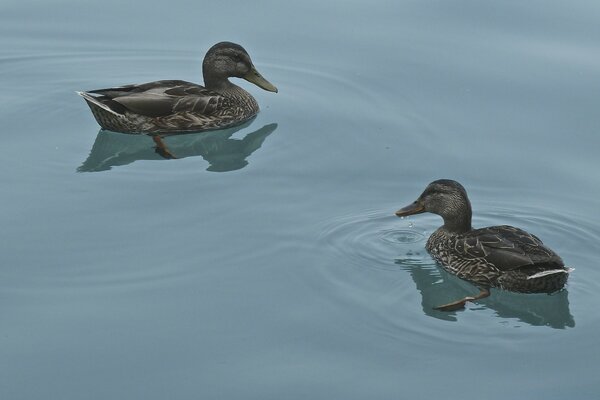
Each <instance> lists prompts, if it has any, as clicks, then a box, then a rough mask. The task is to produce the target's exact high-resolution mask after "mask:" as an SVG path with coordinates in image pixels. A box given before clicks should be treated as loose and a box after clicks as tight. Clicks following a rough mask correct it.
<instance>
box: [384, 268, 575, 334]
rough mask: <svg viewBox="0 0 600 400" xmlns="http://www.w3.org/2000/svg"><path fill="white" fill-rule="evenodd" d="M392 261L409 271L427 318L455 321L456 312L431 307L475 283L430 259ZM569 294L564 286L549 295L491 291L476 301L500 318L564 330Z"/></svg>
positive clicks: (568, 318)
mask: <svg viewBox="0 0 600 400" xmlns="http://www.w3.org/2000/svg"><path fill="white" fill-rule="evenodd" d="M395 263H396V264H398V265H400V266H401V268H402V269H404V270H406V271H408V272H409V273H410V276H411V277H412V279H413V281H414V282H415V285H416V286H417V290H418V291H419V292H420V293H421V299H422V300H421V306H422V307H423V312H424V313H425V314H427V315H428V316H430V317H434V318H438V319H443V320H447V321H456V317H457V313H456V312H447V311H438V310H435V309H434V307H435V306H439V305H440V304H445V303H447V302H448V299H453V298H459V297H464V296H465V293H467V294H468V293H472V292H474V291H476V288H474V286H472V285H470V284H469V283H468V282H465V281H463V280H461V279H459V278H457V277H455V276H453V275H450V274H448V273H447V272H446V271H444V270H442V269H441V268H439V267H438V266H437V265H436V264H435V262H433V261H432V260H429V259H420V258H416V257H415V258H404V259H396V260H395ZM568 295H569V293H568V291H567V290H566V289H564V290H561V291H559V292H557V293H554V294H551V295H547V294H519V293H511V292H506V291H503V290H493V292H492V296H490V297H488V298H486V299H482V300H478V301H477V303H478V304H481V305H483V306H485V307H486V308H490V309H492V310H494V311H495V312H496V315H497V316H498V317H501V318H506V319H509V318H510V319H517V320H519V321H521V322H524V323H527V324H529V325H533V326H549V327H551V328H556V329H565V328H567V327H570V328H572V327H574V326H575V320H574V318H573V316H572V315H571V312H570V310H569V298H568Z"/></svg>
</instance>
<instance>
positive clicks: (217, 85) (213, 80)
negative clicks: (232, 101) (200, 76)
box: [204, 72, 237, 93]
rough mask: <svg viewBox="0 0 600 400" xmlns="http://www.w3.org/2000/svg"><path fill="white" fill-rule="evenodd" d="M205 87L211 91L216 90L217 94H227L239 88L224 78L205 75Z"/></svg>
mask: <svg viewBox="0 0 600 400" xmlns="http://www.w3.org/2000/svg"><path fill="white" fill-rule="evenodd" d="M204 87H205V88H207V89H209V90H214V91H215V92H219V93H222V92H227V91H229V90H231V89H233V88H236V87H237V86H236V85H234V84H233V83H231V82H229V79H227V78H226V77H224V76H218V75H211V74H207V73H206V72H205V73H204Z"/></svg>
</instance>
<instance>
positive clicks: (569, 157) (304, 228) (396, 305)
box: [0, 0, 600, 400]
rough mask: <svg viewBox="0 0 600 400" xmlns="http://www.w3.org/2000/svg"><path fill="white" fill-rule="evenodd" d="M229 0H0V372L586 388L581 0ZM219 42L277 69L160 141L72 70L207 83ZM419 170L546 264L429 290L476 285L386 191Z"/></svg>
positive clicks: (16, 382)
mask: <svg viewBox="0 0 600 400" xmlns="http://www.w3.org/2000/svg"><path fill="white" fill-rule="evenodd" d="M89 3H92V2H89ZM250 3H254V2H242V1H222V2H210V3H209V2H198V1H170V2H162V1H146V2H143V3H142V2H139V4H138V5H133V4H129V3H128V2H125V3H124V2H121V1H116V0H109V1H102V2H93V4H88V3H85V4H84V3H82V2H78V1H74V0H63V1H58V0H56V1H29V2H17V1H13V0H4V1H3V2H2V4H1V5H0V84H1V88H2V90H1V91H0V121H2V133H3V134H2V144H3V148H2V150H3V151H2V157H0V163H1V167H2V168H0V171H2V172H0V182H1V183H2V187H3V188H4V190H3V194H2V196H1V205H2V207H1V211H0V220H1V221H2V225H3V227H4V229H3V230H2V233H1V237H0V239H1V240H0V246H1V247H0V257H1V258H0V260H1V263H0V321H1V325H0V326H1V328H0V329H1V330H0V358H1V359H2V362H1V363H0V398H2V399H15V400H16V399H42V398H43V399H60V400H66V399H167V398H168V399H191V398H197V399H242V398H243V399H327V400H331V399H366V398H369V399H403V398H424V399H431V398H434V396H443V398H445V399H465V398H475V397H477V398H480V397H481V396H482V393H485V395H484V397H485V398H486V399H515V398H517V399H518V398H528V399H538V398H539V399H541V398H543V399H564V398H570V399H590V398H595V396H597V395H598V393H599V392H600V383H598V378H597V377H598V373H599V370H600V368H599V367H600V361H599V360H600V343H599V339H598V332H599V330H600V316H599V313H598V311H597V309H596V306H597V305H598V303H599V302H600V268H599V266H598V261H597V254H598V247H599V246H598V243H599V241H600V215H599V214H598V209H599V205H600V204H599V201H598V199H599V198H600V172H598V171H600V161H599V160H600V158H599V156H598V152H599V150H600V139H599V136H598V128H599V127H600V113H598V96H599V94H600V24H598V16H599V15H600V5H599V4H598V3H597V2H594V1H587V2H586V1H576V2H569V3H568V4H567V3H564V2H558V1H552V2H549V1H528V2H517V1H506V2H480V1H454V2H447V1H430V2H423V1H397V2H384V1H381V2H378V3H373V2H366V1H365V2H359V1H354V2H346V1H335V2H334V1H332V2H322V1H308V0H305V1H303V2H302V3H297V4H288V3H287V2H276V1H263V2H259V3H256V4H250ZM142 4H143V5H142ZM222 40H231V41H235V42H239V43H241V44H242V45H244V46H245V47H246V49H247V50H248V51H249V53H250V54H251V56H252V57H253V59H254V61H255V64H256V65H257V67H258V69H259V70H260V71H261V72H262V74H263V75H264V76H265V77H266V78H267V79H269V80H270V81H271V82H273V83H274V84H275V85H277V86H278V88H279V93H278V94H273V93H267V92H264V91H262V90H260V89H259V88H256V87H253V86H250V85H249V84H245V82H243V83H242V85H243V86H244V87H246V88H248V89H249V90H250V91H251V92H252V93H253V94H254V95H255V96H256V98H257V99H258V101H259V103H260V104H261V107H262V112H261V113H260V114H259V115H258V117H257V118H256V119H255V120H253V121H252V122H250V123H249V124H246V125H244V126H241V127H237V128H235V129H232V130H227V131H217V132H210V133H200V134H191V135H184V136H176V137H170V138H167V139H166V141H167V143H168V145H169V148H170V149H171V151H172V152H173V153H175V154H176V155H177V156H178V157H179V159H176V160H167V159H164V158H163V157H161V156H160V154H157V152H155V150H154V143H153V142H152V140H151V139H149V138H148V137H145V136H130V135H122V134H116V133H112V132H101V131H99V128H98V126H97V124H96V122H95V121H94V119H93V117H92V115H91V113H90V112H89V109H88V108H87V106H86V105H85V103H84V102H83V101H82V99H81V98H79V97H78V96H76V95H75V94H74V91H75V90H86V89H95V88H101V87H106V86H111V85H120V84H127V83H136V82H144V81H149V80H156V79H185V80H192V81H201V74H200V72H201V68H200V64H201V60H202V58H203V56H204V53H205V51H206V50H207V49H208V48H209V47H210V46H211V45H212V44H214V43H216V42H218V41H222ZM437 178H452V179H456V180H459V181H460V182H462V183H463V184H464V185H465V186H466V187H467V189H468V191H469V194H470V196H471V201H472V203H473V207H474V212H475V215H474V225H475V226H485V225H490V224H513V225H518V226H520V227H522V228H524V229H526V230H528V231H531V232H532V233H535V234H536V235H538V236H540V237H541V238H542V239H543V240H544V242H545V243H547V244H548V245H549V246H550V247H552V248H553V249H554V250H556V251H557V252H558V253H559V254H560V255H561V256H562V257H563V259H564V260H565V262H566V263H567V264H568V265H569V266H571V267H574V268H575V269H576V271H575V272H574V273H573V274H572V275H571V278H570V280H569V284H568V286H567V288H566V290H564V291H562V292H560V293H557V294H555V295H552V296H548V295H519V294H512V293H507V292H501V291H493V295H492V296H491V297H489V298H487V299H484V300H482V301H479V302H477V304H470V305H469V306H468V307H467V309H466V310H464V311H460V312H453V313H442V312H438V311H435V310H433V309H432V307H433V306H434V305H438V304H440V303H442V302H447V301H450V300H453V299H455V298H458V297H462V296H465V295H467V294H472V293H474V292H475V291H476V289H475V288H474V287H473V286H471V285H469V284H468V283H465V282H463V281H460V280H458V279H457V278H455V277H452V276H449V275H448V274H446V273H445V272H443V271H441V270H440V269H439V268H438V267H437V266H436V265H435V263H434V262H433V261H432V259H431V258H430V256H429V255H428V254H427V253H426V251H425V250H424V245H425V240H426V238H427V236H428V235H429V234H430V233H431V232H432V231H433V230H434V229H435V228H436V227H437V226H438V225H439V224H440V219H439V218H438V217H436V216H433V215H421V216H416V217H412V218H409V219H398V218H396V217H394V216H393V212H394V211H395V210H396V209H397V208H399V207H401V206H404V205H406V204H408V203H409V202H411V201H412V200H414V199H415V198H416V196H418V194H419V193H420V192H421V191H422V189H423V188H424V187H425V185H426V184H427V183H428V182H430V181H432V180H434V179H437Z"/></svg>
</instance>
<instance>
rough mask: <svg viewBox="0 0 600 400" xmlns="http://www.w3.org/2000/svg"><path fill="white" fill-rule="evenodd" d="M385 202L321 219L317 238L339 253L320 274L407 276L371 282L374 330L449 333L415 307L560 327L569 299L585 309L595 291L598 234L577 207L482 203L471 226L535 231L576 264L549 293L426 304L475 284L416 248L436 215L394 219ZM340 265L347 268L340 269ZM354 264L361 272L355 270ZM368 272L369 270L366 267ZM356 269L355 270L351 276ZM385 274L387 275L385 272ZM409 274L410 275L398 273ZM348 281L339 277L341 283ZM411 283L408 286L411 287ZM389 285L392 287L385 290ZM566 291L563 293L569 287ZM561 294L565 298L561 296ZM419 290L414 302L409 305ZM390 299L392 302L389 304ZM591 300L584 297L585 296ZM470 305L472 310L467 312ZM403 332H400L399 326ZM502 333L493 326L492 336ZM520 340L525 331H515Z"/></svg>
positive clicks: (485, 321) (476, 336)
mask: <svg viewBox="0 0 600 400" xmlns="http://www.w3.org/2000/svg"><path fill="white" fill-rule="evenodd" d="M393 209H394V208H393V206H391V207H387V208H385V209H384V210H368V211H362V212H359V213H356V214H352V215H344V216H341V217H337V218H334V219H331V220H329V221H327V222H324V223H323V224H322V226H321V234H320V237H319V239H320V242H321V243H322V245H324V246H326V247H327V248H328V249H329V251H330V252H331V254H334V255H335V257H336V258H337V259H339V260H341V264H343V265H344V266H345V267H343V266H341V267H338V268H336V270H335V271H334V272H332V273H329V274H328V275H327V276H326V277H327V278H328V279H331V280H334V281H335V280H340V281H348V280H349V279H350V280H352V279H354V280H355V283H354V284H357V283H356V282H362V283H361V284H364V285H366V283H364V282H365V277H369V278H370V279H374V280H376V281H378V282H379V279H380V278H378V277H377V274H375V275H374V274H373V272H374V271H375V272H376V271H381V272H382V273H383V272H385V271H390V272H394V271H395V272H404V273H405V274H408V275H403V276H404V277H403V278H402V277H400V276H399V275H395V276H394V279H396V280H397V282H396V283H395V286H394V287H393V288H392V289H390V288H387V289H386V286H385V284H384V283H383V281H381V282H380V283H379V289H377V288H376V287H375V288H373V289H372V290H373V291H376V290H383V291H386V293H387V296H388V297H389V296H392V297H393V299H394V300H393V301H392V300H390V299H389V298H388V300H387V302H386V303H382V304H381V307H382V308H381V309H378V308H375V307H371V308H370V309H369V310H370V311H371V312H372V316H371V317H372V318H373V319H374V321H371V325H372V326H378V328H377V329H380V330H381V331H382V332H381V333H382V334H385V335H391V336H402V335H405V334H406V333H408V332H410V334H412V335H414V338H415V343H417V342H419V340H420V339H419V336H421V335H425V336H429V337H430V338H431V339H432V340H449V338H448V337H447V336H445V335H443V334H441V333H440V331H439V326H438V325H436V324H435V323H431V322H427V323H424V321H423V320H421V317H422V315H423V314H425V315H427V316H429V317H433V318H434V319H437V320H446V321H459V320H461V319H469V320H472V319H476V320H477V322H476V323H477V324H478V325H479V324H481V326H489V323H493V324H497V323H500V324H501V325H502V326H505V327H509V328H510V327H522V326H523V325H524V324H525V325H529V326H547V327H551V328H557V329H564V328H567V327H574V326H575V317H574V316H573V315H572V313H571V311H570V306H569V304H570V303H573V299H575V301H582V302H584V304H583V306H581V305H578V308H579V309H584V310H586V309H587V311H588V312H590V313H591V312H593V310H592V309H591V306H589V305H587V304H588V302H592V300H593V298H594V297H595V294H596V293H597V292H598V290H600V287H599V284H598V282H600V276H599V273H598V271H597V269H596V268H594V263H595V260H592V259H591V257H590V256H589V254H590V252H589V247H590V246H595V245H596V243H598V241H599V240H600V233H599V232H598V229H597V228H596V226H595V225H594V224H593V223H592V222H590V221H589V220H587V219H586V218H582V217H581V216H578V215H577V214H570V213H565V212H556V211H554V210H551V209H545V208H540V207H522V206H519V208H518V209H517V208H516V207H515V208H511V207H510V205H509V206H506V205H504V206H501V207H499V206H497V205H490V204H489V203H488V204H485V203H484V204H483V207H482V208H481V209H480V210H478V211H476V212H477V215H476V218H474V222H473V223H474V226H475V227H483V226H490V225H501V224H507V225H514V226H519V227H521V228H523V229H525V230H527V231H530V232H532V233H534V234H536V235H538V236H539V237H540V238H541V239H542V240H543V241H544V242H545V243H546V244H547V245H548V246H549V247H551V248H553V249H554V250H555V251H557V252H558V253H559V254H560V255H561V256H562V257H563V259H564V260H565V262H566V264H567V265H569V266H572V267H575V268H576V271H575V273H574V274H573V275H572V276H571V277H570V279H569V283H568V285H567V289H566V290H564V291H562V292H560V293H557V294H555V295H554V296H546V295H523V294H515V293H510V292H504V291H499V290H494V291H493V294H492V296H491V297H490V298H488V299H485V300H482V301H480V302H478V303H477V304H472V305H469V306H468V308H467V311H466V312H453V313H447V312H439V311H436V310H434V309H433V307H434V306H436V305H439V304H443V303H444V302H448V301H450V300H452V299H454V298H460V297H462V296H465V295H467V294H469V293H470V292H472V291H473V290H476V289H475V288H474V287H473V286H472V285H470V284H469V283H467V282H464V281H462V280H460V279H458V278H456V277H454V276H452V275H450V274H448V273H446V272H445V271H443V270H442V269H441V268H439V267H438V266H437V265H436V264H435V262H434V261H433V260H432V259H431V257H430V256H429V255H428V254H427V252H426V250H425V249H424V246H425V241H426V239H427V237H428V236H429V234H430V233H431V232H433V231H434V230H435V229H437V227H438V226H439V225H440V223H441V219H440V218H439V217H438V216H434V215H429V214H423V215H419V216H413V217H409V218H404V219H399V218H397V217H395V216H394V215H392V214H391V212H390V210H393ZM348 266H352V267H353V268H351V269H348ZM356 270H360V271H363V273H362V274H359V273H358V272H356ZM368 271H371V273H369V272H368ZM358 275H360V276H358ZM390 276H392V275H389V274H387V277H388V279H389V277H390ZM407 277H410V279H406V278H407ZM347 286H348V284H346V287H347ZM415 289H416V290H415ZM390 290H391V292H394V293H395V294H393V295H392V294H390ZM569 292H570V293H569ZM569 294H570V295H571V299H569ZM415 297H416V298H418V297H420V298H421V299H420V303H421V309H419V308H418V307H413V306H410V304H414V303H415V301H419V300H416V298H415ZM394 301H395V302H396V303H395V304H394ZM398 304H407V305H409V306H408V307H404V308H403V309H402V311H400V314H401V317H400V318H399V316H398V311H397V310H394V306H396V307H397V306H398ZM589 304H592V303H589ZM468 310H476V311H477V313H469V312H468ZM402 332H404V333H402ZM501 334H502V333H501V332H499V333H498V335H501ZM480 335H484V330H482V329H480V328H476V329H473V330H472V332H471V333H470V334H467V335H466V336H465V334H464V332H463V333H462V334H461V335H455V336H452V339H450V340H454V341H456V342H478V341H481V336H480ZM517 337H518V338H520V339H522V340H528V339H527V337H526V336H519V335H517Z"/></svg>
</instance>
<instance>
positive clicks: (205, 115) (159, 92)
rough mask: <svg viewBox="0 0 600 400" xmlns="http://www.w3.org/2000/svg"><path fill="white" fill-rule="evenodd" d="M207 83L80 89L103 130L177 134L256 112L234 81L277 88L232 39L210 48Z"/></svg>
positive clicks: (237, 120) (245, 117) (205, 65)
mask: <svg viewBox="0 0 600 400" xmlns="http://www.w3.org/2000/svg"><path fill="white" fill-rule="evenodd" d="M202 74H203V76H204V84H205V86H204V87H203V86H200V85H197V84H195V83H191V82H185V81H179V80H163V81H156V82H148V83H142V84H138V85H127V86H121V87H114V88H108V89H99V90H90V91H88V92H77V93H78V94H79V95H80V96H82V97H83V98H84V99H85V101H86V102H87V104H88V106H89V107H90V109H91V110H92V113H93V114H94V117H95V118H96V121H98V124H100V126H101V127H102V128H103V129H108V130H111V131H116V132H124V133H174V132H193V131H203V130H209V129H220V128H225V127H229V126H233V125H237V124H240V123H242V122H244V121H247V120H248V119H250V118H252V117H254V116H255V115H256V113H257V112H258V111H259V107H258V103H257V102H256V100H255V99H254V97H252V95H251V94H250V93H248V92H247V91H245V90H244V89H242V88H241V87H239V86H237V85H235V84H233V83H231V82H230V81H229V78H231V77H236V78H242V79H245V80H247V81H249V82H252V83H254V84H255V85H257V86H258V87H260V88H262V89H265V90H268V91H270V92H277V88H276V87H275V86H273V85H272V84H271V83H270V82H269V81H267V80H266V79H265V78H263V77H262V75H261V74H260V73H258V71H257V70H256V68H255V67H254V65H253V64H252V61H251V60H250V56H249V55H248V53H247V52H246V50H244V48H243V47H242V46H240V45H238V44H235V43H231V42H221V43H217V44H215V45H214V46H213V47H211V48H210V49H209V50H208V52H207V53H206V56H205V57H204V61H203V63H202Z"/></svg>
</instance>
